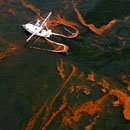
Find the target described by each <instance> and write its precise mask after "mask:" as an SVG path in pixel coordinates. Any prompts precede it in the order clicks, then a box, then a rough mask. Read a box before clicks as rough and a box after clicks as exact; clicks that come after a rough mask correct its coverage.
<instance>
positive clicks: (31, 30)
mask: <svg viewBox="0 0 130 130" xmlns="http://www.w3.org/2000/svg"><path fill="white" fill-rule="evenodd" d="M22 26H23V28H24V29H25V30H26V31H27V32H29V33H31V34H35V35H36V36H39V37H45V38H49V37H50V36H51V35H52V31H51V30H45V29H42V27H39V26H36V25H33V24H31V23H27V24H25V25H22ZM39 30H40V31H39Z"/></svg>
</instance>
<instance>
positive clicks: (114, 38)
mask: <svg viewBox="0 0 130 130" xmlns="http://www.w3.org/2000/svg"><path fill="white" fill-rule="evenodd" d="M24 1H25V2H26V3H28V4H30V5H33V7H34V9H39V10H40V14H41V16H43V17H44V16H46V15H47V13H48V12H50V11H52V12H53V16H55V15H57V14H60V16H61V17H63V18H64V19H66V20H68V21H73V22H74V23H76V24H78V25H79V26H77V27H76V28H77V29H78V30H79V35H78V36H77V37H76V38H74V39H66V38H60V37H53V39H54V40H55V41H57V42H61V43H64V44H66V45H68V46H69V51H68V53H51V52H47V51H40V50H34V49H30V48H28V47H24V45H25V44H26V39H27V38H28V35H27V34H26V33H25V32H24V31H23V30H22V27H21V25H22V24H25V23H27V22H30V21H31V20H34V19H36V18H38V16H37V14H36V13H35V12H34V11H32V10H31V9H29V8H27V7H25V6H24V5H23V4H22V2H21V1H20V0H0V68H1V69H0V130H24V129H25V130H31V129H32V130H41V129H44V128H46V129H47V130H71V129H72V130H79V129H83V130H89V129H87V126H88V125H91V129H92V130H129V129H130V118H129V117H130V116H129V115H130V109H129V108H130V107H129V104H130V97H129V96H130V0H81V1H80V0H79V1H71V0H65V1H61V0H55V1H53V0H31V1H29V0H24ZM74 3H76V8H77V9H78V10H79V12H80V13H81V15H82V17H83V19H84V21H85V22H86V24H94V25H95V26H96V27H97V28H100V27H102V26H103V25H107V24H108V23H109V22H110V21H111V20H113V19H117V22H116V23H115V24H114V25H113V26H112V27H111V28H110V29H108V30H105V31H104V32H103V33H102V34H101V35H97V34H95V33H94V32H93V31H92V30H91V29H89V28H87V27H85V26H84V25H82V24H81V22H80V21H79V19H78V17H77V14H76V12H75V11H74V8H73V4H74ZM29 44H33V45H35V44H37V43H35V44H34V43H33V42H32V43H31V42H30V43H29ZM28 46H29V45H28ZM36 46H39V47H45V48H53V47H52V46H51V45H48V43H47V42H46V41H44V40H42V41H40V43H38V45H36ZM50 46H51V47H50ZM62 70H63V72H62ZM60 71H61V73H60ZM112 90H114V92H115V93H112V92H111V91H112ZM105 96H106V97H105ZM104 98H105V99H104ZM63 99H64V100H63ZM62 100H63V101H62ZM99 100H100V103H99V102H98V101H99ZM114 100H118V101H119V102H120V103H119V106H118V107H114V106H113V104H112V102H113V101H114ZM90 102H92V104H91V103H90ZM126 104H127V105H126ZM126 108H127V109H128V111H127V113H126V115H128V118H126V115H125V114H124V113H123V112H124V110H125V109H126ZM92 110H93V111H92ZM30 122H31V123H30ZM27 126H30V127H27ZM85 128H86V129H85Z"/></svg>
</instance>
